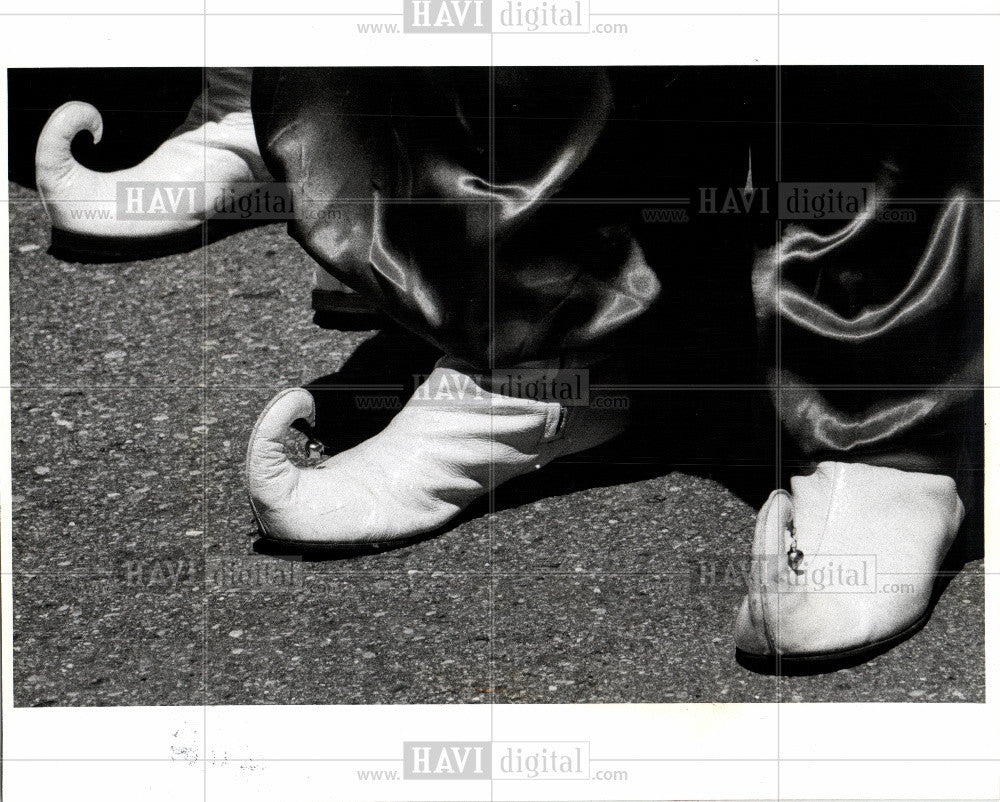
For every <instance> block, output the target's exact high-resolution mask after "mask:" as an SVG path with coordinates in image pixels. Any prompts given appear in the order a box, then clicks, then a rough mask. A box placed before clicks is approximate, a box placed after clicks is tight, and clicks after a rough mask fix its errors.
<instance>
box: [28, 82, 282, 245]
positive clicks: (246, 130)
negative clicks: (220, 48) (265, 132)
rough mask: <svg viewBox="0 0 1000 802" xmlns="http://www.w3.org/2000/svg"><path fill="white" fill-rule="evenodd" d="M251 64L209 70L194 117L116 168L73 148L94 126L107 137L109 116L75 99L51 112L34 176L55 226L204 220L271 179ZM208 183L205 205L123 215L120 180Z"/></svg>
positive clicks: (173, 227) (102, 228) (111, 227)
mask: <svg viewBox="0 0 1000 802" xmlns="http://www.w3.org/2000/svg"><path fill="white" fill-rule="evenodd" d="M251 73H252V71H251V70H250V69H246V68H226V69H209V70H208V71H207V81H208V90H207V91H206V92H205V93H202V95H201V96H199V97H198V99H197V100H196V101H195V102H194V104H193V105H192V107H191V111H190V112H189V114H188V116H187V119H186V120H185V121H184V123H183V124H182V125H181V126H180V127H179V128H178V129H177V130H176V131H175V132H174V133H173V134H172V135H171V136H170V138H169V139H168V140H167V141H166V142H164V143H163V144H162V145H160V147H159V148H157V149H156V151H155V152H154V153H153V154H152V155H150V156H149V157H148V158H147V159H145V160H144V161H142V162H141V163H140V164H138V165H136V166H135V167H130V168H128V169H125V170H117V171H114V172H109V173H99V172H95V171H93V170H89V169H87V168H86V167H84V166H83V165H82V164H80V163H79V162H77V161H76V159H74V158H73V156H72V154H71V153H70V144H71V143H72V141H73V137H74V136H76V134H77V133H78V132H80V131H84V130H86V131H90V133H91V135H92V136H93V138H94V142H95V143H97V142H100V141H101V135H102V133H103V121H102V119H101V115H100V112H99V111H98V110H97V109H96V108H94V107H93V106H91V105H90V104H89V103H83V102H80V101H70V102H69V103H64V104H63V105H62V106H60V107H59V108H58V109H56V110H55V111H54V112H53V113H52V116H51V117H49V119H48V121H47V122H46V123H45V127H44V128H43V129H42V133H41V134H40V136H39V138H38V146H37V147H36V150H35V178H36V182H37V184H38V191H39V193H40V194H41V196H42V202H43V204H44V205H45V209H46V211H47V212H48V214H49V218H50V219H51V221H52V225H53V226H54V227H55V228H59V229H62V230H64V231H70V232H73V233H77V234H87V235H91V236H107V237H152V236H160V235H164V234H172V233H176V232H180V231H186V230H188V229H190V228H193V227H195V226H197V225H199V224H200V223H201V222H202V221H203V220H205V218H206V214H207V213H209V212H210V211H211V210H212V209H213V208H214V200H215V198H216V197H222V193H223V192H224V191H225V190H226V189H227V188H233V189H234V190H235V189H239V190H241V193H242V194H247V193H249V192H250V191H252V189H253V186H244V185H245V184H248V183H251V182H261V181H268V180H270V175H269V174H268V172H267V168H266V167H265V166H264V162H263V160H262V159H261V156H260V151H259V149H258V147H257V140H256V136H255V134H254V126H253V118H252V117H251V114H250V86H251ZM139 181H158V182H165V183H169V182H193V181H197V182H206V192H205V198H204V201H205V203H204V205H203V206H202V207H200V208H196V209H195V210H194V211H193V213H189V210H188V209H187V207H185V212H186V216H185V217H183V218H178V217H174V216H171V217H164V218H163V219H149V220H135V219H131V220H126V219H117V217H116V214H115V211H116V200H117V185H118V183H119V182H139Z"/></svg>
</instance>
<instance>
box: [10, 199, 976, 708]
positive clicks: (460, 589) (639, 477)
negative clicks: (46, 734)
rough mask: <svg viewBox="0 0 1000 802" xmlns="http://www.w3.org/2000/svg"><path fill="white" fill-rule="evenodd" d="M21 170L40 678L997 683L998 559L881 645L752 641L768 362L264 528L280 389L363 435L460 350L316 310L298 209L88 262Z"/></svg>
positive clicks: (725, 692)
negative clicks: (534, 454)
mask: <svg viewBox="0 0 1000 802" xmlns="http://www.w3.org/2000/svg"><path fill="white" fill-rule="evenodd" d="M10 191H11V199H12V203H11V207H10V208H11V212H10V229H11V235H10V236H11V239H10V259H11V343H12V345H11V348H12V353H11V365H12V382H13V450H12V456H13V493H14V496H13V520H14V529H13V543H14V550H13V565H12V566H10V567H9V570H10V571H11V572H12V577H13V583H14V657H15V663H14V693H15V702H16V704H17V705H20V706H26V705H27V706H40V705H161V704H202V703H205V702H207V703H209V704H253V703H283V704H291V703H298V704H336V703H350V704H363V703H424V702H488V701H497V702H775V701H785V702H790V701H793V702H801V701H806V702H820V701H880V702H887V701H924V702H934V701H937V702H962V701H966V702H976V701H983V699H984V690H983V688H984V611H983V590H984V587H983V575H982V563H981V562H980V561H978V560H973V561H971V562H968V563H967V564H966V565H965V567H964V568H963V569H962V571H961V572H960V573H959V574H958V575H957V576H956V577H955V578H954V579H953V580H952V581H951V582H950V584H949V585H948V586H947V588H946V590H945V591H944V594H943V596H942V597H941V599H940V602H939V604H938V605H937V609H936V611H935V613H934V615H933V617H932V618H931V620H930V622H929V624H928V625H927V626H926V627H925V628H924V629H923V630H922V631H921V632H920V633H919V634H917V635H916V636H915V637H913V638H912V639H910V640H909V641H907V642H905V643H904V644H902V645H900V646H899V647H897V648H895V649H893V650H892V651H890V652H888V653H886V654H884V655H882V656H880V657H878V658H876V659H874V660H872V661H870V662H868V663H866V664H863V665H859V666H854V667H849V668H843V669H841V670H837V671H834V672H831V673H826V674H821V675H818V676H798V677H790V676H783V677H774V676H768V675H762V674H757V673H754V672H752V671H749V670H747V669H746V668H743V667H741V666H740V665H738V664H737V663H736V662H735V660H734V654H733V652H734V645H733V637H732V632H733V622H734V616H735V611H736V609H737V605H738V603H739V601H740V599H741V597H742V595H743V592H744V571H745V568H746V562H747V558H748V553H749V547H750V540H751V537H752V532H753V525H754V518H755V510H756V508H757V507H758V506H759V505H760V503H762V501H763V500H764V498H766V494H767V492H768V490H769V489H770V488H771V486H772V485H773V483H774V478H775V475H776V471H775V463H776V459H775V454H774V439H773V437H770V438H768V437H764V438H762V439H754V438H753V437H749V436H745V429H746V424H747V421H748V420H750V419H751V418H753V417H754V416H759V415H760V414H761V413H760V410H761V409H766V408H767V398H766V393H765V392H764V391H763V390H761V391H760V392H759V393H756V394H755V393H753V392H744V393H743V394H742V395H741V396H740V398H738V399H737V398H733V397H732V394H731V393H730V394H727V393H725V392H722V391H715V392H706V393H704V394H702V395H700V396H699V395H697V394H691V393H689V394H685V397H684V399H682V400H679V399H678V397H677V396H678V395H679V394H676V393H674V394H671V393H668V392H664V393H663V394H662V396H657V395H656V391H653V392H652V393H647V395H646V397H645V398H644V399H643V401H642V403H643V405H644V407H645V408H646V409H647V413H646V415H647V417H646V425H651V424H650V421H652V423H653V424H655V423H657V422H659V423H662V424H663V428H664V429H665V430H670V427H671V426H673V427H674V429H673V430H674V431H676V432H677V436H676V437H673V438H672V437H670V436H666V437H661V438H660V439H658V440H657V439H654V440H652V441H651V440H650V438H649V435H648V432H647V431H640V432H639V433H638V434H636V433H635V432H633V433H632V434H631V435H629V436H626V437H625V438H624V439H623V440H622V441H621V442H618V443H614V444H611V445H609V446H606V447H604V448H603V449H601V450H600V451H599V453H598V454H596V455H584V456H579V457H576V458H573V459H568V460H565V461H563V462H560V463H556V464H554V465H551V466H549V467H548V468H546V469H545V470H544V471H541V472H540V473H539V474H538V475H537V476H532V477H530V478H527V479H521V480H517V481H515V482H513V483H511V484H510V485H508V486H505V487H503V488H501V489H500V490H499V491H498V492H497V493H495V494H494V495H493V497H492V498H491V499H487V500H484V501H482V502H480V503H477V504H476V505H474V506H473V507H472V508H471V509H470V510H468V511H466V512H465V513H464V514H463V515H462V517H461V518H460V519H459V521H458V523H457V524H456V525H455V526H453V527H451V528H449V529H448V530H447V531H445V532H443V533H441V534H439V535H438V536H436V537H431V538H426V539H422V540H420V541H419V542H415V543H411V544H408V545H405V546H404V547H400V548H393V549H381V550H369V551H367V552H358V551H354V552H350V553H346V554H344V553H337V554H331V553H319V554H317V553H307V554H301V553H294V552H289V551H285V550H281V549H276V548H274V547H267V546H266V545H265V544H261V543H260V542H258V541H257V538H256V532H255V527H254V525H253V522H252V519H251V515H250V511H249V507H248V504H247V502H246V496H245V492H244V489H243V483H242V463H243V458H244V450H245V447H246V440H247V436H248V434H249V431H250V427H251V425H252V423H253V420H254V418H255V417H256V415H257V414H258V412H259V411H260V410H261V409H262V408H263V406H264V404H265V403H266V402H267V400H268V399H269V398H270V397H271V396H272V395H273V394H274V393H275V392H276V391H277V390H279V389H281V388H284V387H287V386H292V385H299V384H310V383H312V384H314V385H316V395H317V399H318V405H319V407H320V414H319V416H320V420H319V422H318V430H320V431H321V432H323V435H324V440H326V441H327V442H328V443H329V444H331V445H332V446H334V447H341V446H343V445H347V444H349V443H352V442H357V441H359V440H360V439H363V438H364V437H365V436H368V435H370V434H373V433H374V432H375V431H378V429H379V428H380V427H381V426H382V425H384V423H385V421H386V420H387V419H388V417H390V416H391V414H392V413H391V406H392V403H395V402H390V403H386V404H385V405H384V406H385V408H384V409H382V410H374V409H366V410H362V409H360V408H359V404H358V401H357V397H358V394H359V393H363V394H367V395H378V396H381V397H386V398H397V399H399V400H400V401H402V400H403V399H405V397H406V395H408V392H407V388H408V387H409V388H412V377H413V375H414V374H419V373H426V372H427V371H428V370H429V369H430V367H431V366H432V365H433V363H434V360H435V358H436V354H435V353H434V352H433V350H432V349H430V348H429V347H427V346H424V345H422V344H420V343H417V342H414V341H413V339H412V338H410V337H409V336H408V335H406V334H404V333H402V332H399V331H397V330H394V329H392V328H387V329H386V330H385V331H382V332H380V333H376V332H337V331H324V330H321V329H318V328H317V327H316V326H314V325H313V324H312V322H311V318H312V313H311V310H310V308H309V290H310V278H311V272H312V266H311V262H310V260H309V259H308V257H307V256H306V255H305V254H304V253H302V252H301V250H300V249H299V247H298V246H297V245H296V244H295V243H294V242H293V241H292V240H291V239H290V238H289V237H288V236H287V234H286V233H285V231H284V227H283V226H275V225H272V226H267V227H262V228H257V229H254V230H250V231H245V232H243V233H240V234H237V235H234V236H232V237H229V238H227V239H223V240H220V241H218V242H215V243H212V244H211V245H209V246H208V247H206V248H203V249H200V250H196V251H193V252H191V253H188V254H182V255H177V256H172V257H168V258H162V259H155V260H151V261H145V262H130V263H120V264H109V265H85V264H72V263H67V262H63V261H58V260H56V259H54V258H53V257H51V256H50V255H49V254H48V253H47V246H48V241H49V232H48V223H47V219H46V216H45V213H44V210H43V209H42V206H41V204H40V202H39V201H38V196H37V194H35V193H34V192H31V191H28V190H25V189H23V188H21V187H18V186H16V185H12V186H11V190H10ZM359 385H362V386H364V387H365V388H367V389H364V390H358V389H357V387H358V386H359ZM349 388H355V389H349ZM755 396H759V398H757V397H755ZM649 410H653V413H652V415H651V417H650V413H649ZM657 416H659V418H661V419H662V420H660V421H657V420H656V419H657ZM694 433H697V436H696V435H695V434H694ZM702 433H704V434H702ZM971 534H972V536H973V539H974V537H975V535H976V533H975V532H973V533H971ZM980 534H981V533H980ZM5 570H7V569H5ZM4 579H5V581H6V579H7V577H6V576H5V577H4Z"/></svg>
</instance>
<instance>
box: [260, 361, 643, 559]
mask: <svg viewBox="0 0 1000 802" xmlns="http://www.w3.org/2000/svg"><path fill="white" fill-rule="evenodd" d="M490 385H491V382H490V381H488V380H487V381H484V380H482V379H481V378H480V377H476V376H473V375H470V374H468V373H465V372H463V371H462V370H461V369H459V368H458V367H456V366H455V365H453V364H452V363H449V362H448V361H447V360H441V361H440V362H439V363H438V365H437V367H435V369H434V371H433V372H432V373H431V374H430V376H429V377H428V378H427V380H426V381H425V382H423V384H422V385H421V386H420V387H418V388H417V390H416V392H415V393H414V395H413V397H412V398H411V399H410V400H409V401H408V402H407V404H406V405H405V406H404V407H403V409H402V410H401V411H400V412H399V413H398V414H397V415H396V417H395V418H393V420H392V421H391V422H390V424H389V425H388V426H387V427H386V428H385V429H384V430H383V431H382V432H380V433H379V434H378V435H376V436H375V437H372V438H371V439H369V440H366V441H365V442H363V443H361V444H360V445H358V446H356V447H354V448H351V449H349V450H347V451H344V452H341V453H340V454H337V455H335V456H333V457H330V458H329V459H327V460H326V461H325V462H322V463H321V464H319V465H317V466H316V467H301V468H300V467H297V466H295V465H293V464H292V462H291V461H290V460H289V458H288V454H287V452H286V448H285V445H284V443H283V440H284V438H285V436H286V435H287V432H288V428H289V426H290V425H291V424H292V423H293V422H295V421H296V420H299V419H303V420H306V421H307V422H309V423H310V424H312V423H314V420H313V419H314V415H315V406H314V402H313V397H312V396H311V395H310V394H309V393H308V392H307V391H306V390H304V389H301V388H294V389H289V390H284V391H283V392H281V393H279V394H278V395H277V396H275V397H274V398H273V399H272V400H271V402H270V403H269V404H268V406H267V408H266V409H265V410H264V411H263V412H262V413H261V415H260V417H259V418H258V420H257V423H256V425H255V426H254V429H253V432H252V434H251V435H250V442H249V445H248V448H247V460H246V484H247V490H248V492H249V495H250V503H251V505H252V507H253V511H254V515H255V516H256V518H257V522H258V524H259V525H260V529H261V531H262V533H263V534H264V535H265V536H266V537H268V538H272V539H275V540H283V541H292V542H296V543H302V544H328V545H347V544H370V543H379V542H384V541H392V540H399V539H405V538H409V537H413V536H416V535H421V534H425V533H428V532H432V531H434V530H436V529H438V528H440V527H442V526H444V525H445V524H447V523H448V522H449V521H450V520H451V519H452V518H454V517H455V516H456V515H458V513H459V512H461V511H462V510H463V509H464V508H465V507H467V506H468V505H469V504H470V503H471V502H472V501H474V500H475V499H476V498H478V497H480V496H482V495H484V494H485V493H488V492H489V491H491V490H492V489H494V488H496V487H497V486H498V485H500V484H502V483H503V482H506V481H507V480H509V479H512V478H514V477H516V476H520V475H523V474H527V473H530V472H532V471H535V470H537V469H539V468H541V467H542V466H544V465H545V464H546V463H548V462H551V461H552V460H554V459H556V458H558V457H562V456H565V455H567V454H572V453H575V452H579V451H584V450H586V449H588V448H592V447H594V446H597V445H599V444H601V443H603V442H606V441H607V440H610V439H611V438H612V437H614V436H615V435H617V434H619V433H620V432H621V431H623V430H624V428H625V425H626V417H625V415H624V414H623V413H622V411H621V410H602V409H593V408H591V407H589V406H564V405H563V404H561V403H559V402H556V401H537V400H532V399H531V398H522V397H513V396H511V395H503V394H500V393H497V392H493V391H492V390H491V389H490Z"/></svg>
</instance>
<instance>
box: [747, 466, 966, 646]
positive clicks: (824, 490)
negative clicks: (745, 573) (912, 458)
mask: <svg viewBox="0 0 1000 802" xmlns="http://www.w3.org/2000/svg"><path fill="white" fill-rule="evenodd" d="M791 485H792V492H791V494H789V493H787V492H785V491H783V490H778V491H775V492H774V493H772V494H771V497H770V498H769V499H768V500H767V502H766V503H765V504H764V507H763V508H762V509H761V511H760V515H759V516H758V519H757V529H756V532H755V535H754V542H753V548H752V552H751V567H750V576H749V588H748V594H747V597H746V598H745V599H744V600H743V603H742V605H741V607H740V610H739V613H738V616H737V622H736V645H737V647H738V648H739V649H741V650H742V651H744V652H748V653H751V654H758V655H772V654H781V655H785V656H795V655H804V654H810V655H811V654H826V653H831V654H835V653H837V652H842V651H845V650H848V649H854V648H859V647H864V646H868V645H871V644H875V643H878V642H880V641H883V640H886V639H888V638H891V637H893V636H894V635H897V634H899V633H901V632H903V631H904V630H906V629H907V628H908V627H910V626H911V625H913V624H915V623H916V622H917V621H918V620H919V619H920V618H921V616H922V615H923V614H924V612H925V610H926V609H927V606H928V604H929V603H930V598H931V594H932V592H933V589H934V582H935V579H936V578H937V572H938V570H939V569H940V567H941V564H942V562H943V560H944V557H945V554H946V553H947V551H948V549H949V548H950V546H951V544H952V542H953V541H954V539H955V535H956V533H957V532H958V528H959V526H960V525H961V523H962V519H963V517H964V515H965V509H964V507H963V505H962V502H961V500H960V499H959V497H958V493H957V492H956V488H955V482H954V480H953V479H951V478H950V477H947V476H938V475H934V474H926V473H910V472H906V471H899V470H895V469H893V468H880V467H873V466H870V465H863V464H848V463H839V462H823V463H820V465H819V466H818V467H817V469H816V471H815V472H814V473H812V474H810V475H809V476H799V477H794V478H793V479H792V481H791ZM789 520H792V521H793V522H794V527H795V532H796V537H797V546H798V549H799V550H800V551H802V552H803V554H804V558H803V560H802V562H801V564H800V565H799V566H798V568H799V570H800V571H802V572H803V573H802V574H796V573H795V572H794V571H793V569H792V568H791V567H790V566H789V564H788V560H787V552H788V549H789V546H790V538H789V536H788V532H787V531H786V527H787V523H788V521H789ZM831 565H832V566H833V567H834V570H835V569H836V567H837V566H853V567H855V568H856V567H858V566H861V565H867V566H868V568H869V570H870V571H871V573H870V574H867V576H868V578H869V579H870V580H871V586H870V587H869V586H868V585H867V584H866V585H865V586H864V588H861V587H858V586H851V585H849V584H847V583H844V582H842V581H833V582H829V580H828V578H829V577H830V576H832V572H831V569H830V566H831ZM810 577H820V584H822V583H823V582H827V583H828V584H827V587H825V588H819V587H818V585H817V583H815V582H813V581H812V580H811V579H810ZM903 585H909V586H911V588H910V589H909V590H907V591H903V590H902V589H901V587H900V586H903Z"/></svg>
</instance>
